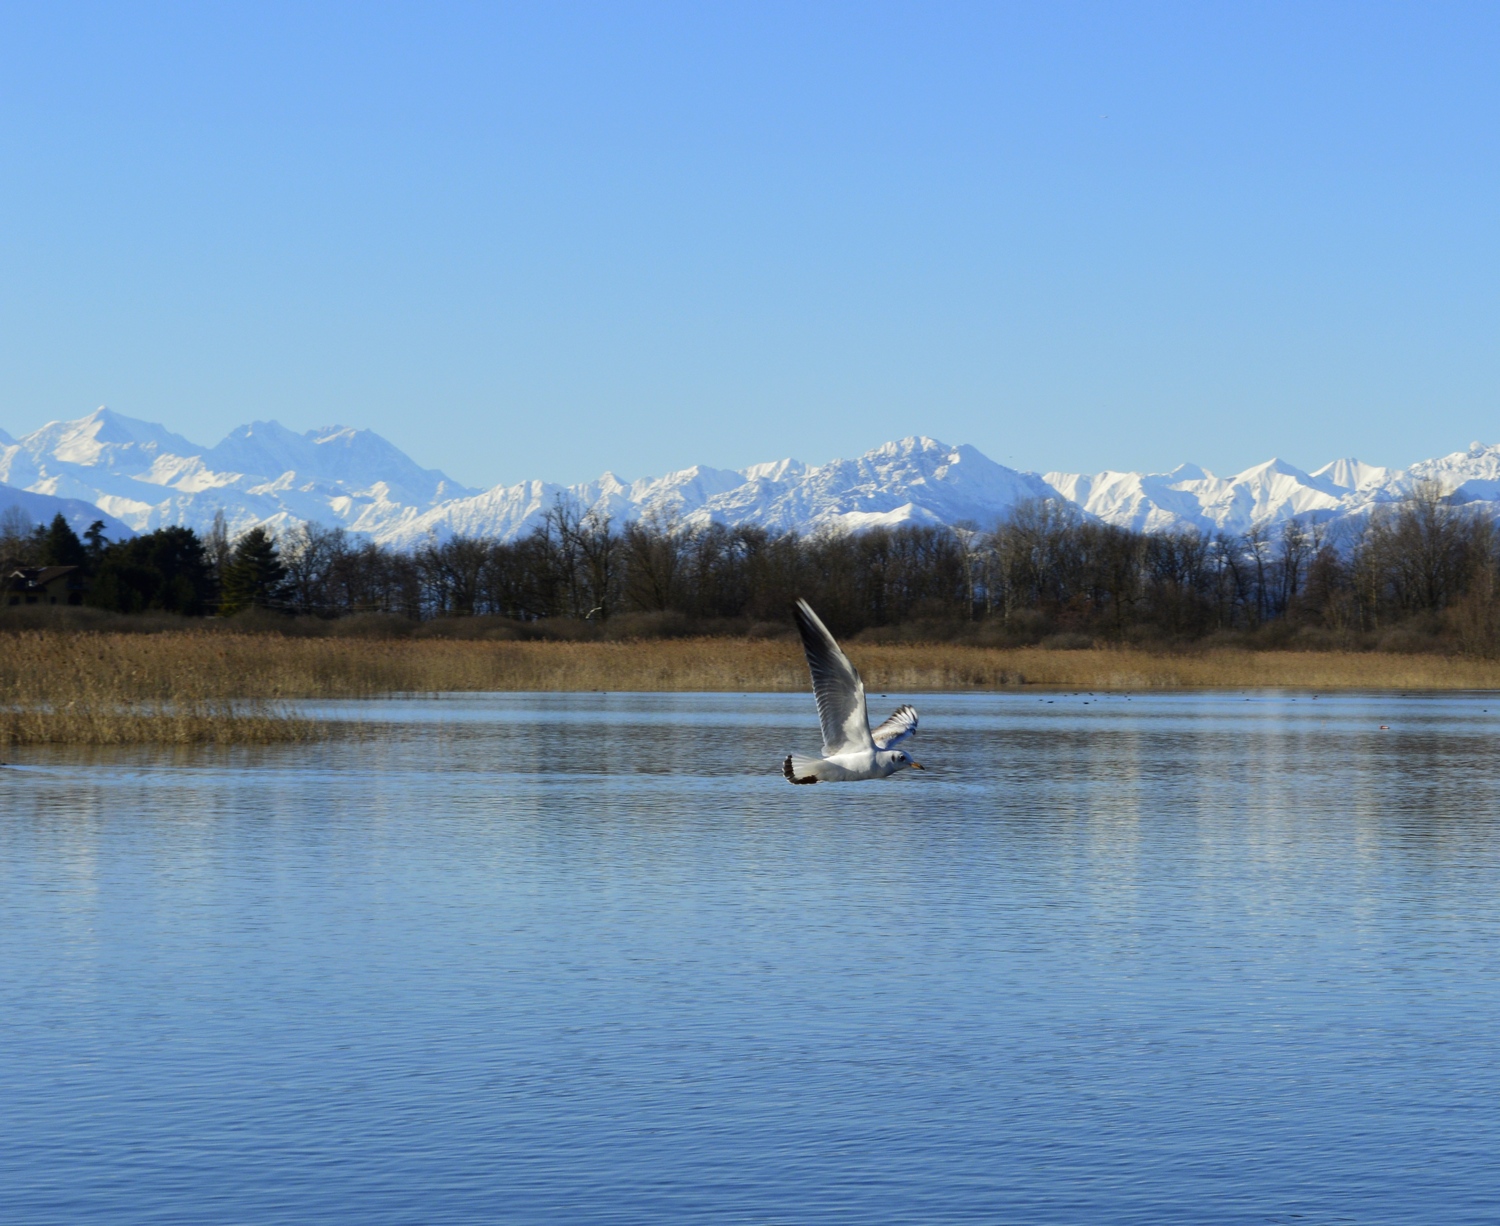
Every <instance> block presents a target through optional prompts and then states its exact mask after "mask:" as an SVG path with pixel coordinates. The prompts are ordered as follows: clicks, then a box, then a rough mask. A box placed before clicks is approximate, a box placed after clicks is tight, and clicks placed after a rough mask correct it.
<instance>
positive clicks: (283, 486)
mask: <svg viewBox="0 0 1500 1226" xmlns="http://www.w3.org/2000/svg"><path fill="white" fill-rule="evenodd" d="M1421 481H1436V482H1438V483H1440V484H1441V485H1442V487H1443V488H1444V490H1445V492H1448V493H1450V494H1451V495H1452V497H1453V499H1454V500H1455V501H1458V502H1473V501H1484V502H1500V446H1484V445H1482V444H1480V443H1474V444H1472V445H1471V446H1470V447H1469V448H1468V449H1467V450H1466V451H1458V452H1454V453H1453V454H1451V455H1447V456H1442V457H1440V458H1437V459H1432V460H1423V461H1421V462H1419V463H1416V464H1413V465H1411V466H1410V467H1408V468H1404V469H1395V468H1380V467H1376V466H1374V465H1370V464H1363V463H1361V462H1360V461H1358V460H1354V459H1342V460H1335V461H1334V462H1332V463H1331V464H1325V465H1324V466H1323V467H1322V468H1319V469H1317V470H1316V471H1314V472H1311V473H1309V472H1304V471H1302V470H1301V469H1299V468H1296V467H1295V466H1293V465H1291V464H1287V463H1285V462H1283V461H1281V460H1269V461H1267V462H1266V463H1264V464H1258V465H1256V466H1255V467H1253V468H1248V469H1246V470H1245V471H1244V472H1241V473H1238V474H1236V475H1234V476H1232V477H1218V476H1215V475H1214V474H1213V473H1210V472H1208V471H1206V470H1205V469H1202V468H1199V467H1197V466H1196V465H1192V464H1184V465H1181V466H1180V467H1178V468H1174V469H1172V470H1171V471H1170V472H1165V473H1135V472H1109V471H1106V472H1101V473H1063V472H1052V473H1029V472H1018V471H1016V470H1015V469H1012V468H1007V467H1005V466H1004V465H1002V464H997V463H995V462H994V461H993V460H991V459H989V458H988V457H987V456H985V455H983V454H982V453H981V452H980V451H978V450H977V449H976V448H974V447H970V446H966V445H965V446H958V447H950V446H948V445H947V444H946V443H941V442H938V441H937V440H936V439H931V438H926V437H921V436H916V437H911V438H906V439H902V440H900V441H899V442H891V443H886V444H884V445H883V446H880V447H877V448H875V449H874V450H873V451H869V452H866V453H865V454H864V455H862V456H860V457H858V458H857V459H852V460H832V461H830V462H829V463H827V464H819V465H807V464H803V463H800V462H799V461H797V460H790V459H787V460H777V461H773V462H771V463H766V464H756V465H752V466H751V467H749V468H743V469H733V470H731V469H717V468H706V467H703V466H696V467H693V468H686V469H682V470H681V471H679V472H673V473H668V474H667V475H666V476H663V477H648V478H641V479H639V480H635V481H625V480H622V479H621V478H619V477H617V476H615V475H614V474H613V473H605V474H604V475H603V476H602V477H600V478H599V479H598V480H596V481H590V482H586V483H583V484H581V485H572V486H563V485H557V484H553V483H550V482H546V481H539V480H538V481H523V482H520V483H519V484H516V485H496V486H494V487H492V488H490V489H485V490H481V489H471V488H469V487H466V486H463V485H460V484H459V483H458V482H456V481H453V480H452V479H450V478H449V477H447V476H445V475H444V474H443V473H441V472H438V471H436V470H434V469H428V468H422V467H420V466H419V465H418V464H416V463H415V462H414V461H413V460H411V459H410V458H409V457H407V456H406V455H405V454H404V453H402V452H401V451H400V450H398V449H397V448H396V447H395V446H393V445H392V444H391V443H389V442H387V441H386V440H385V439H383V438H381V437H380V436H379V435H377V434H374V433H372V432H371V431H369V430H354V429H348V428H345V427H343V426H328V427H325V428H323V429H319V430H309V431H307V432H306V433H305V434H298V433H296V432H295V431H292V430H289V429H287V428H286V427H285V426H282V425H280V424H278V423H277V422H274V421H270V422H253V423H251V424H250V425H247V426H241V427H239V428H238V429H236V430H233V431H231V432H230V433H229V435H228V436H227V437H226V438H224V439H223V440H222V441H221V442H219V443H217V444H216V445H214V446H213V447H203V446H200V445H198V444H196V443H192V442H189V441H188V440H187V439H185V438H182V437H181V436H179V435H176V434H173V433H171V432H170V431H169V430H167V429H165V428H164V427H162V426H159V425H153V424H152V423H150V422H145V421H138V420H136V419H134V418H130V417H125V416H123V415H121V414H119V413H115V412H112V411H111V410H109V409H107V408H100V409H98V410H97V411H95V412H93V413H90V414H89V415H88V416H87V417H81V418H78V419H77V420H74V421H64V422H52V423H50V424H48V425H46V426H43V427H42V428H41V429H39V430H36V431H33V432H32V433H31V434H27V435H25V436H24V437H22V438H19V439H16V438H12V437H11V436H10V435H8V434H6V433H5V432H4V431H3V430H0V513H3V512H4V511H5V509H6V508H7V507H8V506H19V507H21V509H22V511H23V512H25V513H26V514H27V515H28V516H29V517H30V518H31V519H32V520H33V521H41V520H44V519H50V518H51V516H52V515H53V514H55V513H57V511H59V510H60V511H62V512H63V513H64V515H65V516H66V517H67V518H68V519H69V521H70V522H72V523H73V524H74V526H75V527H76V528H78V529H79V530H80V531H81V530H82V529H83V528H84V527H86V526H87V525H88V523H89V522H91V521H92V520H93V519H103V520H104V521H105V524H106V534H107V535H110V536H111V537H117V536H120V535H126V534H128V533H129V532H131V531H134V532H143V531H149V530H151V529H153V528H157V527H161V526H163V525H166V524H185V525H187V526H188V527H191V528H194V529H196V530H198V531H200V532H202V531H205V530H206V529H207V528H208V527H209V526H210V525H211V524H212V523H213V520H214V516H215V514H216V513H217V512H219V511H221V510H222V511H223V513H224V516H225V519H226V520H227V523H228V526H229V529H230V532H231V533H232V534H234V533H239V532H243V531H245V530H247V529H249V528H251V527H253V526H254V525H256V524H267V525H269V526H270V527H271V528H272V529H273V530H281V529H285V528H287V527H290V526H291V525H293V524H296V523H301V522H304V521H309V520H311V521H316V522H319V523H322V524H326V525H330V526H333V525H337V526H340V527H343V528H345V529H347V530H348V531H350V532H353V533H358V534H360V535H362V536H365V537H368V538H370V539H372V540H375V541H378V542H381V543H385V544H391V545H397V546H410V545H412V544H414V543H416V542H419V541H422V540H426V539H428V538H429V537H431V536H436V537H438V538H439V539H441V538H444V537H447V536H450V535H454V534H464V535H483V536H494V537H499V538H501V539H514V538H515V537H517V536H520V535H523V534H524V533H526V532H528V531H529V530H530V529H531V528H532V527H533V526H534V525H536V524H537V523H538V522H540V520H541V518H542V516H543V515H545V513H546V512H547V510H548V509H549V508H550V507H551V506H553V505H554V503H555V502H556V501H557V499H559V498H570V499H573V500H575V501H576V502H578V503H580V504H582V505H585V506H589V507H597V508H599V509H600V510H601V511H604V512H607V513H608V514H610V515H611V516H613V517H614V518H615V520H616V521H617V522H623V521H625V520H629V519H633V518H636V517H638V516H641V515H648V514H657V515H661V516H673V517H676V518H677V519H679V520H681V521H683V522H685V523H689V524H693V523H705V522H713V521H717V522H720V523H726V524H737V523H747V522H749V523H757V524H761V525H763V526H765V527H767V528H769V529H772V530H775V531H781V530H786V529H797V530H799V531H802V532H812V531H818V530H823V529H836V530H844V531H850V530H853V531H857V530H860V529H864V528H870V527H875V526H878V525H886V526H896V525H900V524H955V523H960V522H972V523H974V524H977V525H979V526H981V527H987V526H989V525H991V524H993V523H994V522H995V521H996V520H998V519H999V518H1001V517H1002V516H1003V515H1004V514H1005V513H1006V512H1007V511H1008V510H1009V509H1010V508H1011V507H1013V506H1015V505H1016V503H1018V502H1021V501H1024V500H1028V499H1037V498H1060V499H1065V500H1066V501H1068V502H1071V503H1073V504H1075V505H1076V506H1077V507H1079V508H1080V509H1081V510H1082V511H1083V512H1084V513H1085V514H1087V515H1089V516H1092V517H1094V518H1097V519H1099V520H1103V521H1104V522H1107V523H1111V524H1118V525H1121V526H1124V527H1130V528H1134V529H1137V530H1144V531H1172V530H1180V529H1185V528H1197V529H1199V530H1203V531H1216V530H1222V531H1227V532H1243V531H1244V530H1245V529H1247V528H1249V527H1250V526H1251V525H1252V524H1255V523H1261V522H1271V523H1275V522H1278V521H1281V520H1285V519H1288V518H1292V517H1300V518H1303V519H1307V520H1316V521H1331V520H1338V519H1342V518H1345V517H1348V516H1355V515H1362V514H1366V513H1368V511H1369V510H1370V508H1372V507H1373V506H1375V505H1377V504H1379V503H1382V502H1395V501H1399V500H1400V499H1402V498H1404V497H1406V496H1407V495H1408V494H1409V492H1410V491H1411V489H1412V488H1413V487H1414V486H1415V485H1416V484H1417V483H1418V482H1421Z"/></svg>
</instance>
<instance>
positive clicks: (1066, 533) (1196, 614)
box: [0, 485, 1500, 650]
mask: <svg viewBox="0 0 1500 1226" xmlns="http://www.w3.org/2000/svg"><path fill="white" fill-rule="evenodd" d="M7 556H13V557H16V558H18V559H20V560H23V561H29V562H31V563H32V564H36V565H49V564H51V565H78V566H82V567H84V568H85V570H86V571H87V572H88V574H89V575H90V577H91V586H90V590H89V593H88V596H87V603H89V604H92V605H95V606H96V607H99V608H104V609H112V610H115V611H119V612H126V613H130V612H143V611H148V610H162V611H167V612H175V613H181V614H185V615H189V616H205V615H215V614H216V615H231V614H234V613H237V612H240V611H243V610H245V609H248V608H261V609H268V610H274V611H279V612H282V613H286V614H295V615H303V616H313V617H322V618H336V617H343V616H347V615H350V614H356V613H382V614H389V615H396V616H399V617H403V618H409V619H412V620H430V619H434V618H462V617H472V616H489V617H495V618H505V619H508V620H510V621H512V622H516V623H524V624H538V623H540V624H547V623H558V622H574V623H578V622H583V623H592V624H594V625H599V626H603V625H606V624H608V623H609V622H610V621H611V620H612V619H615V618H619V617H621V616H622V615H638V614H669V615H673V616H675V617H677V618H679V619H683V620H685V621H687V622H690V623H696V624H698V625H701V626H707V625H708V624H709V623H720V624H724V625H725V626H726V627H727V626H728V625H729V624H734V625H738V626H741V627H744V626H749V625H755V624H757V623H780V622H785V621H786V620H787V618H788V610H789V608H790V606H791V603H792V601H793V600H794V599H795V598H796V597H798V596H805V597H807V599H809V600H810V601H812V602H813V604H814V605H815V606H816V607H817V608H818V609H819V610H820V612H821V613H822V614H823V615H824V617H825V620H827V621H828V623H829V625H830V626H832V627H833V628H834V629H835V630H837V631H838V632H839V633H843V634H849V633H854V632H857V631H861V630H880V629H896V628H901V627H913V626H916V627H920V628H923V629H924V631H925V632H928V633H945V634H949V635H952V634H957V633H961V632H962V631H963V628H965V627H967V628H969V630H971V631H972V630H974V629H975V628H982V629H983V630H984V631H985V633H987V634H988V635H989V637H990V639H991V640H992V641H1011V642H1035V641H1039V640H1043V639H1047V638H1053V639H1057V640H1059V643H1058V645H1067V644H1066V640H1067V639H1068V637H1069V636H1073V637H1075V638H1079V639H1082V638H1088V639H1099V638H1104V639H1112V640H1131V639H1150V638H1164V639H1174V640H1192V639H1198V638H1202V637H1204V636H1206V635H1211V634H1214V633H1216V632H1241V633H1244V632H1250V633H1258V634H1260V635H1262V636H1263V637H1265V636H1270V637H1276V636H1278V635H1279V636H1282V637H1285V636H1286V635H1289V634H1293V633H1301V634H1303V635H1304V636H1309V635H1316V634H1318V633H1323V634H1334V635H1338V634H1342V635H1344V636H1346V637H1347V636H1349V635H1354V634H1365V635H1369V634H1372V633H1379V632H1382V631H1390V630H1393V629H1396V628H1400V627H1406V628H1408V629H1410V628H1412V627H1417V628H1419V629H1424V630H1425V631H1427V632H1433V633H1436V632H1441V633H1444V634H1447V635H1449V636H1450V637H1457V638H1460V639H1462V640H1463V641H1464V642H1465V643H1466V644H1468V645H1470V646H1477V647H1482V648H1483V649H1485V650H1488V649H1489V648H1488V646H1486V644H1492V643H1493V642H1494V641H1495V640H1496V637H1497V631H1496V628H1495V623H1496V614H1495V609H1496V606H1497V604H1500V584H1497V582H1496V575H1497V573H1500V532H1497V529H1496V524H1495V520H1494V518H1493V516H1492V515H1491V513H1490V512H1489V510H1488V509H1487V508H1486V507H1485V506H1483V505H1478V504H1468V505H1459V504H1455V503H1453V502H1452V501H1451V500H1450V499H1449V498H1446V497H1445V496H1444V495H1443V492H1442V490H1441V489H1439V488H1438V487H1437V486H1435V485H1428V486H1422V487H1419V488H1418V489H1416V490H1415V491H1414V492H1413V494H1412V495H1411V497H1410V498H1408V499H1407V500H1406V501H1405V502H1402V503H1399V504H1391V505H1389V506H1381V507H1377V508H1375V509H1374V510H1373V511H1372V512H1371V513H1370V514H1369V515H1368V516H1365V517H1360V518H1357V519H1348V520H1344V521H1341V522H1339V523H1338V524H1336V525H1333V526H1332V527H1330V526H1328V525H1324V524H1318V523H1314V522H1310V521H1308V520H1306V519H1300V518H1299V519H1288V520H1284V521H1281V522H1279V523H1276V524H1258V525H1256V526H1254V527H1252V528H1251V529H1250V530H1249V531H1247V532H1244V533H1238V534H1230V533H1222V532H1219V533H1204V532H1198V531H1174V532H1158V533H1143V532H1135V531H1132V530H1130V529H1127V528H1120V527H1114V526H1111V525H1108V524H1104V523H1100V522H1098V521H1097V520H1092V519H1089V518H1087V517H1085V516H1084V515H1083V514H1082V513H1081V512H1080V511H1079V510H1078V509H1077V508H1076V507H1074V506H1072V505H1071V504H1069V503H1065V502H1060V501H1050V500H1038V501H1034V502H1028V503H1023V504H1021V505H1019V506H1017V507H1016V508H1014V509H1013V510H1012V511H1011V513H1010V514H1009V515H1008V516H1006V518H1005V519H1003V520H1002V521H1001V522H999V523H997V524H995V525H993V526H991V527H989V528H981V527H980V526H978V525H974V524H960V525H957V526H954V527H926V526H908V527H900V528H876V529H871V530H867V531H863V532H859V533H852V534H843V533H814V534H799V533H796V532H781V533H777V532H771V531H768V530H767V529H765V528H762V527H758V526H755V525H748V524H742V525H739V526H736V527H728V526H725V525H722V524H706V525H705V524H686V523H683V522H680V521H677V520H675V519H672V518H670V517H666V516H648V517H647V518H645V519H642V520H637V521H631V522H628V523H623V524H620V523H616V522H614V521H612V520H611V519H610V518H609V516H607V515H606V514H603V513H602V512H600V511H598V510H593V509H588V508H585V507H581V506H578V505H576V504H572V503H568V502H563V501H560V502H558V503H557V504H556V505H554V506H553V507H552V508H551V509H550V510H549V511H548V512H547V514H546V515H545V516H544V517H543V519H542V521H541V522H540V523H539V524H538V525H537V527H536V528H535V529H534V530H533V531H531V532H530V533H529V534H527V535H525V536H523V537H521V538H519V539H517V540H514V541H500V540H494V539H488V538H483V537H472V536H454V537H450V538H448V539H446V540H441V541H439V540H436V539H433V540H430V541H428V542H425V543H423V544H420V545H418V546H416V547H415V548H411V549H398V548H394V547H391V546H385V545H379V544H375V543H373V542H371V541H369V540H367V539H364V538H361V537H355V536H351V535H350V534H348V533H346V532H344V531H343V530H342V529H339V528H326V527H322V526H319V525H317V524H305V525H301V526H299V527H296V528H293V529H291V530H289V531H286V532H284V533H282V534H281V536H280V537H279V538H277V537H275V536H273V534H272V533H271V532H270V531H269V530H267V529H266V528H264V527H258V528H253V529H251V530H250V531H249V532H247V533H245V534H244V535H243V536H241V537H239V538H238V539H237V540H233V541H231V540H230V538H229V535H228V533H227V531H226V530H225V526H224V523H223V519H222V517H220V518H219V520H218V521H217V522H216V524H215V526H214V528H213V529H212V530H211V531H210V532H208V533H207V534H205V535H204V536H203V537H200V536H198V534H196V533H195V532H193V531H192V530H191V529H189V528H183V527H167V528H159V529H157V530H156V531H154V532H150V533H145V534H142V535H140V536H137V537H133V538H131V539H129V540H122V541H115V542H109V541H106V540H105V539H104V538H103V535H102V525H95V527H94V528H93V529H91V530H90V531H89V532H87V533H85V534H84V536H83V538H81V539H80V538H79V537H78V536H76V535H75V534H74V533H73V531H72V529H71V528H70V527H69V526H68V525H67V523H66V521H64V520H63V519H62V518H61V517H60V516H59V517H58V518H57V519H55V520H54V521H53V522H52V524H51V525H49V526H46V527H41V528H35V529H31V530H29V531H27V532H18V531H16V530H15V525H14V524H13V523H12V524H11V526H10V527H9V528H7V527H6V526H5V524H3V523H0V558H4V557H7ZM944 628H946V629H944Z"/></svg>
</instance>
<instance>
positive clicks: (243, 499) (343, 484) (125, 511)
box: [0, 408, 478, 537]
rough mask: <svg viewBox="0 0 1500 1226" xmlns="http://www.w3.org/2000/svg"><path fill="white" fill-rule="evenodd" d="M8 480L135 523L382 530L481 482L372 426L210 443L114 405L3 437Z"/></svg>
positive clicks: (267, 433)
mask: <svg viewBox="0 0 1500 1226" xmlns="http://www.w3.org/2000/svg"><path fill="white" fill-rule="evenodd" d="M0 481H3V482H6V483H8V484H10V485H13V486H16V487H19V488H21V489H25V490H29V491H32V492H34V493H40V494H51V495H53V496H55V497H64V498H77V499H84V500H86V501H88V502H91V503H93V504H95V505H96V506H98V507H100V508H101V509H102V510H103V511H105V512H106V513H107V514H109V515H110V516H113V517H115V518H116V519H119V520H122V521H124V523H126V524H128V525H129V526H130V528H132V529H134V530H135V531H137V532H144V531H149V530H150V529H152V528H157V527H160V526H161V525H163V524H186V525H187V526H188V527H191V528H195V529H198V530H200V531H201V530H204V529H206V528H207V527H208V526H209V525H211V524H212V523H213V519H214V515H215V513H216V512H217V511H219V510H223V512H224V515H225V518H226V520H227V521H228V525H229V528H230V530H231V531H232V532H242V531H244V530H246V529H248V528H251V527H253V526H254V525H256V524H257V523H264V524H269V525H270V526H271V527H272V528H273V529H276V528H285V527H288V526H290V525H292V524H295V523H301V522H303V521H306V520H317V521H320V522H323V523H329V524H339V525H342V526H343V527H345V528H348V529H350V530H352V531H355V532H361V533H365V534H367V535H370V536H374V537H379V536H381V535H382V529H384V528H385V527H386V525H387V524H388V523H390V522H392V521H397V520H400V519H401V518H402V517H403V516H410V515H413V514H421V513H422V512H425V511H426V510H428V509H430V508H431V507H434V506H437V505H440V504H441V503H443V502H446V501H448V500H451V499H453V498H459V497H466V496H469V495H473V494H475V493H477V492H478V491H477V490H471V489H469V488H467V487H466V486H462V485H459V484H457V483H456V482H453V481H450V480H449V479H448V478H447V477H445V476H444V475H443V474H442V473H439V472H432V471H429V470H427V469H423V468H419V467H418V466H417V465H416V464H414V463H413V462H412V461H411V460H410V459H408V458H407V457H406V456H405V455H403V454H402V453H401V452H400V451H398V450H397V449H396V448H395V447H393V446H391V444H390V443H388V442H386V441H385V440H384V439H383V438H381V437H380V436H379V435H376V434H373V433H371V432H370V431H368V430H346V429H344V428H343V427H341V426H330V427H328V428H326V429H323V430H310V431H308V432H307V433H306V434H296V433H294V432H292V431H291V430H288V429H286V427H284V426H281V425H279V424H278V423H276V422H255V423H253V424H252V425H248V426H241V427H240V428H239V429H237V430H235V431H233V432H232V433H231V434H230V435H229V436H228V437H227V438H226V439H224V440H223V442H221V443H219V444H218V445H217V446H216V447H202V446H199V445H198V444H196V443H190V442H188V440H187V439H185V438H182V437H180V436H179V435H176V434H173V433H171V432H170V431H168V430H166V429H164V428H163V427H161V426H157V425H153V424H151V423H150V422H144V421H137V420H135V419H134V418H130V417H125V416H123V415H121V414H119V413H114V412H111V411H110V410H109V409H105V408H101V409H99V410H97V411H96V412H94V413H90V414H89V415H88V416H87V417H82V418H79V419H78V420H77V421H65V422H52V423H51V424H49V425H46V426H43V427H42V428H41V429H40V430H37V431H34V432H33V433H31V434H28V435H26V436H25V437H24V438H22V439H19V440H14V441H12V442H10V443H9V444H3V445H0Z"/></svg>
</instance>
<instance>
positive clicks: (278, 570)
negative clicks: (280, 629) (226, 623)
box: [219, 528, 286, 617]
mask: <svg viewBox="0 0 1500 1226" xmlns="http://www.w3.org/2000/svg"><path fill="white" fill-rule="evenodd" d="M285 580H286V567H285V566H283V565H282V564H281V555H280V554H279V553H277V551H276V542H275V540H274V539H273V538H272V536H271V534H270V533H269V532H267V531H266V530H265V529H264V528H251V529H250V531H249V532H247V533H245V535H244V536H242V537H240V539H239V541H238V543H236V545H235V547H234V555H233V556H232V557H231V558H230V560H229V565H228V566H227V567H225V568H224V575H223V579H222V581H221V587H222V594H221V597H220V601H219V613H220V614H221V615H222V616H224V617H228V616H229V615H230V614H233V613H238V612H240V611H241V610H242V609H252V608H254V609H270V608H276V607H277V606H279V605H280V604H282V603H283V600H284V595H285V593H284V587H285Z"/></svg>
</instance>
